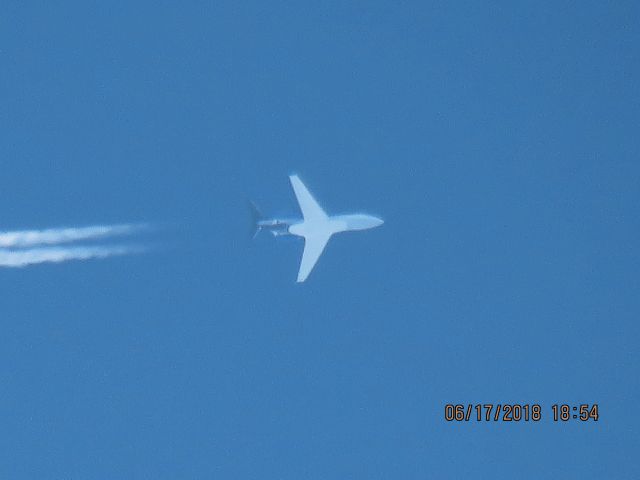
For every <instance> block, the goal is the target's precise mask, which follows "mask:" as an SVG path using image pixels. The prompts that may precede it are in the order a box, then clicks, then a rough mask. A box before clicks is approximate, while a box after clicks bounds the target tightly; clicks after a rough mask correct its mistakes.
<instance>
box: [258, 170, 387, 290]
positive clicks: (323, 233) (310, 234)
mask: <svg viewBox="0 0 640 480" xmlns="http://www.w3.org/2000/svg"><path fill="white" fill-rule="evenodd" d="M289 180H291V186H292V187H293V191H294V192H295V194H296V198H297V200H298V204H299V205H300V211H301V212H302V217H303V218H302V220H280V219H270V220H267V219H263V218H262V217H261V215H260V213H259V212H258V210H257V209H256V207H255V205H253V210H254V216H255V221H256V225H255V226H256V234H257V233H258V232H259V231H260V230H263V229H264V230H268V231H270V232H271V233H272V234H273V235H275V236H279V235H297V236H299V237H303V238H304V252H303V253H302V261H301V262H300V270H299V271H298V280H297V281H298V282H304V281H305V280H306V279H307V277H308V276H309V274H310V273H311V270H312V269H313V267H314V265H315V264H316V262H317V261H318V259H319V258H320V255H321V254H322V251H323V250H324V247H325V246H326V245H327V243H328V242H329V239H330V238H331V236H332V235H333V234H334V233H339V232H350V231H355V230H367V229H369V228H374V227H378V226H380V225H382V224H383V223H384V222H383V221H382V220H381V219H380V218H378V217H374V216H372V215H364V214H351V215H335V216H329V215H327V214H326V213H325V211H324V210H323V209H322V207H320V205H318V202H317V201H316V200H315V199H314V198H313V196H312V195H311V193H310V192H309V190H308V189H307V187H305V185H304V184H303V183H302V180H300V178H298V176H297V175H290V176H289Z"/></svg>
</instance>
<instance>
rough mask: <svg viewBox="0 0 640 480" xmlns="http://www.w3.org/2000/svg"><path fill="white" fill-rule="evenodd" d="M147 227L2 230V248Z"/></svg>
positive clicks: (110, 233) (94, 237)
mask: <svg viewBox="0 0 640 480" xmlns="http://www.w3.org/2000/svg"><path fill="white" fill-rule="evenodd" d="M145 228H147V226H146V225H142V224H122V225H95V226H91V227H82V228H51V229H47V230H16V231H13V232H0V248H1V247H5V248H6V247H9V248H25V247H33V246H36V245H58V244H61V243H70V242H77V241H82V240H95V239H99V238H107V237H115V236H122V235H130V234H133V233H136V232H139V231H141V230H144V229H145Z"/></svg>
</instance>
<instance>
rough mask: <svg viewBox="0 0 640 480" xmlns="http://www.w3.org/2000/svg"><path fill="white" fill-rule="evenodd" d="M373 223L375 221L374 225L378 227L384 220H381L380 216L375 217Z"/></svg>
mask: <svg viewBox="0 0 640 480" xmlns="http://www.w3.org/2000/svg"><path fill="white" fill-rule="evenodd" d="M375 223H376V224H375V226H376V227H379V226H380V225H382V224H383V223H384V220H382V219H381V218H378V217H375Z"/></svg>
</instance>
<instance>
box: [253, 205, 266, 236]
mask: <svg viewBox="0 0 640 480" xmlns="http://www.w3.org/2000/svg"><path fill="white" fill-rule="evenodd" d="M249 207H250V209H251V222H252V232H253V236H252V238H256V236H257V235H258V233H260V230H262V225H261V224H260V222H261V221H262V220H263V219H264V217H263V216H262V213H261V212H260V209H258V207H257V206H256V204H255V203H253V202H251V201H249Z"/></svg>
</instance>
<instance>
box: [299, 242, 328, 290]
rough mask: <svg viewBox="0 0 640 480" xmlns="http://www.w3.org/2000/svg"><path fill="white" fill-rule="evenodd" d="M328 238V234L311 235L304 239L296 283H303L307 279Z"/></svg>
mask: <svg viewBox="0 0 640 480" xmlns="http://www.w3.org/2000/svg"><path fill="white" fill-rule="evenodd" d="M330 238H331V234H330V233H329V234H323V233H320V234H313V235H307V236H306V237H304V252H302V261H301V262H300V270H298V280H297V281H298V282H304V281H305V280H306V279H307V277H308V276H309V274H310V273H311V270H313V267H314V265H315V264H316V262H317V261H318V259H319V258H320V255H322V251H323V250H324V247H325V246H326V245H327V243H328V242H329V239H330Z"/></svg>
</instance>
